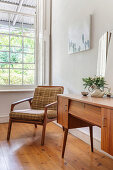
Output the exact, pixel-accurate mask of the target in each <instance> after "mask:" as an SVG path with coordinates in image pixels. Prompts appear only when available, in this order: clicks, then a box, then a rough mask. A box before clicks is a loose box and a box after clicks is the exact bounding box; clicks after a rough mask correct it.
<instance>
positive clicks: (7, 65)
mask: <svg viewBox="0 0 113 170" xmlns="http://www.w3.org/2000/svg"><path fill="white" fill-rule="evenodd" d="M0 68H9V64H6V63H0Z"/></svg>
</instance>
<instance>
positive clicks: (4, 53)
mask: <svg viewBox="0 0 113 170" xmlns="http://www.w3.org/2000/svg"><path fill="white" fill-rule="evenodd" d="M19 34H21V32H20V33H19ZM9 39H10V49H9ZM22 43H23V44H22ZM23 46H24V48H23ZM9 51H10V52H9ZM22 52H23V60H22ZM30 52H32V53H31V54H27V53H30ZM0 62H1V63H0V85H9V75H10V84H11V85H22V81H23V84H25V85H27V84H29V85H30V84H31V85H32V84H34V70H30V69H34V39H33V38H23V42H22V37H21V36H14V35H11V36H10V37H9V35H3V34H1V35H0ZM7 62H11V63H7ZM22 63H23V67H22ZM24 63H26V64H24ZM27 63H29V64H27ZM9 68H10V74H9ZM23 68H24V69H25V70H23ZM26 69H27V70H26ZM22 75H23V78H22ZM22 79H23V80H22Z"/></svg>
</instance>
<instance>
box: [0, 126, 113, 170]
mask: <svg viewBox="0 0 113 170" xmlns="http://www.w3.org/2000/svg"><path fill="white" fill-rule="evenodd" d="M7 127H8V124H0V170H113V160H112V159H110V158H109V157H107V156H105V155H104V154H102V153H99V152H98V151H96V150H94V153H91V151H90V146H89V145H88V144H86V143H84V142H83V141H81V140H80V139H78V138H75V137H74V136H72V135H70V134H69V135H68V139H67V147H66V152H65V157H64V159H62V158H61V150H62V141H63V131H62V129H61V128H60V127H58V126H57V125H55V124H53V123H50V124H48V125H47V131H46V140H45V146H41V145H40V143H41V131H42V126H38V128H37V130H36V136H34V132H35V128H34V126H33V125H29V124H20V123H14V124H13V126H12V133H11V140H10V143H7V141H6V136H7Z"/></svg>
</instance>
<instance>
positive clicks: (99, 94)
mask: <svg viewBox="0 0 113 170" xmlns="http://www.w3.org/2000/svg"><path fill="white" fill-rule="evenodd" d="M103 96H104V92H103V91H101V89H95V90H94V91H93V92H92V93H91V97H99V98H102V97H103Z"/></svg>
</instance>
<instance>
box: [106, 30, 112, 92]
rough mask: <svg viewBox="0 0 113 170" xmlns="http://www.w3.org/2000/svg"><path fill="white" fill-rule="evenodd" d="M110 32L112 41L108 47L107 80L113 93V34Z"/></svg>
mask: <svg viewBox="0 0 113 170" xmlns="http://www.w3.org/2000/svg"><path fill="white" fill-rule="evenodd" d="M112 33H113V32H111V33H110V43H109V47H108V54H107V63H106V71H105V80H106V81H107V83H108V85H109V87H110V88H111V92H112V93H113V36H112Z"/></svg>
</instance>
